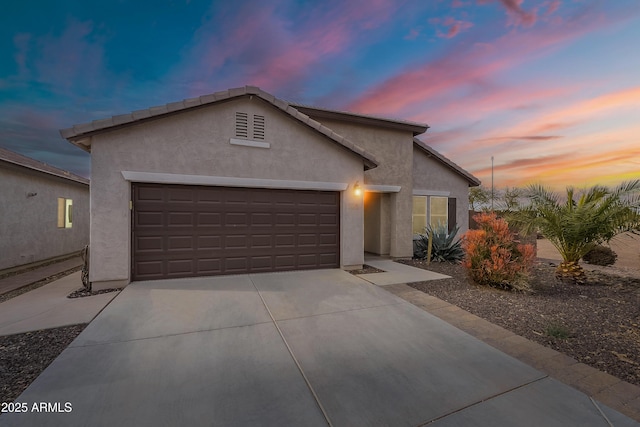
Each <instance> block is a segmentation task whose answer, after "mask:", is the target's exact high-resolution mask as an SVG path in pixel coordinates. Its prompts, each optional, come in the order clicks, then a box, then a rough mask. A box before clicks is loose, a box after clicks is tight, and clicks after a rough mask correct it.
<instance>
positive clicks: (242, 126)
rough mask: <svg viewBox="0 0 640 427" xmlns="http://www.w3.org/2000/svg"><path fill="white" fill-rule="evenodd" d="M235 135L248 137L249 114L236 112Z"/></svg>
mask: <svg viewBox="0 0 640 427" xmlns="http://www.w3.org/2000/svg"><path fill="white" fill-rule="evenodd" d="M236 136H237V137H238V138H248V137H249V115H248V114H247V113H239V112H236Z"/></svg>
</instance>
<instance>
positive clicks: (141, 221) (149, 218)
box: [135, 212, 164, 227]
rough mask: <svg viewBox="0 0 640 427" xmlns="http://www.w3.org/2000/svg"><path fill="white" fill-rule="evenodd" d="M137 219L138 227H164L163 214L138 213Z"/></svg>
mask: <svg viewBox="0 0 640 427" xmlns="http://www.w3.org/2000/svg"><path fill="white" fill-rule="evenodd" d="M135 218H136V223H135V225H136V226H137V227H149V226H150V227H157V226H162V225H163V221H164V215H163V214H162V212H137V213H136V214H135Z"/></svg>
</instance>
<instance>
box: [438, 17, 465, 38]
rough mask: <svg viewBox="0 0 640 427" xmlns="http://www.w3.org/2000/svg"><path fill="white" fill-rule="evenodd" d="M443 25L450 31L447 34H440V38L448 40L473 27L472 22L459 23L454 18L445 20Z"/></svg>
mask: <svg viewBox="0 0 640 427" xmlns="http://www.w3.org/2000/svg"><path fill="white" fill-rule="evenodd" d="M442 25H443V26H445V27H448V29H447V32H446V33H441V32H438V37H443V38H447V39H450V38H453V37H455V36H457V35H458V33H459V32H460V31H463V30H467V29H469V28H471V27H473V24H472V23H471V22H468V21H458V20H455V19H453V18H447V19H445V20H444V22H443V23H442Z"/></svg>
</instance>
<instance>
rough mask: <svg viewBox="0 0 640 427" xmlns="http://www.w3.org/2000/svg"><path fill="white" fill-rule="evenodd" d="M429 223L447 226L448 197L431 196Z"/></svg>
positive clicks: (434, 225) (433, 225)
mask: <svg viewBox="0 0 640 427" xmlns="http://www.w3.org/2000/svg"><path fill="white" fill-rule="evenodd" d="M429 204H430V205H431V206H430V209H429V224H431V227H433V228H436V227H447V217H448V212H447V197H436V196H431V197H429Z"/></svg>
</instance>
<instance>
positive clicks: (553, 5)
mask: <svg viewBox="0 0 640 427" xmlns="http://www.w3.org/2000/svg"><path fill="white" fill-rule="evenodd" d="M560 4H561V2H560V0H552V1H550V2H549V4H548V5H547V10H546V11H545V12H544V15H545V16H549V15H553V14H554V13H555V11H556V10H558V8H559V7H560Z"/></svg>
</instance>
